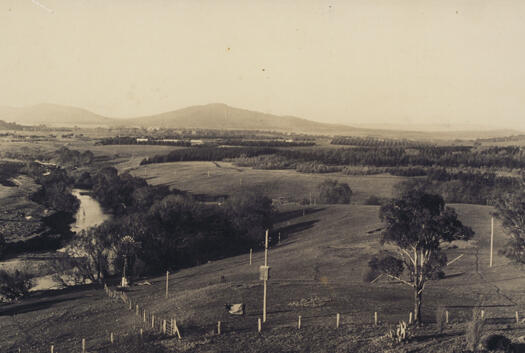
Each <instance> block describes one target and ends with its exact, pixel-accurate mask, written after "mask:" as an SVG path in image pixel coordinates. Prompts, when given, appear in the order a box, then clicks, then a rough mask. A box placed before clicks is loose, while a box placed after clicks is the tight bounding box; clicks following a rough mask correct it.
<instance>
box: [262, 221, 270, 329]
mask: <svg viewBox="0 0 525 353" xmlns="http://www.w3.org/2000/svg"><path fill="white" fill-rule="evenodd" d="M268 275H269V271H268V229H267V230H266V240H265V241H264V277H263V281H264V298H263V322H266V296H267V294H268Z"/></svg>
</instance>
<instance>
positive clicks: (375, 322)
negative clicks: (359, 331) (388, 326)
mask: <svg viewBox="0 0 525 353" xmlns="http://www.w3.org/2000/svg"><path fill="white" fill-rule="evenodd" d="M374 325H376V326H377V311H376V312H374Z"/></svg>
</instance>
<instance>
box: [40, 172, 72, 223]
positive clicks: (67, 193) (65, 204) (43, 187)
mask: <svg viewBox="0 0 525 353" xmlns="http://www.w3.org/2000/svg"><path fill="white" fill-rule="evenodd" d="M35 181H36V182H37V183H38V184H40V189H39V190H38V191H37V192H36V193H34V194H33V195H31V199H32V200H33V201H35V202H38V203H40V204H42V205H45V206H46V207H49V208H51V209H53V210H55V211H64V212H71V213H74V212H75V211H76V210H77V209H78V207H79V201H78V199H77V198H76V197H75V196H73V195H71V188H72V185H73V184H74V179H73V178H71V177H70V176H69V175H68V174H67V172H66V171H65V170H64V169H58V168H54V169H51V170H50V171H48V172H46V173H42V174H39V175H37V176H36V179H35Z"/></svg>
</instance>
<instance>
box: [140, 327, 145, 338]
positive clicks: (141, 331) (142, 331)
mask: <svg viewBox="0 0 525 353" xmlns="http://www.w3.org/2000/svg"><path fill="white" fill-rule="evenodd" d="M139 333H140V338H142V335H143V333H144V330H142V329H140V331H139Z"/></svg>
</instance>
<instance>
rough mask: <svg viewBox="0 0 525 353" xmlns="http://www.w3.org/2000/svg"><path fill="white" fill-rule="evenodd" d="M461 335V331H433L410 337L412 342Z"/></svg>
mask: <svg viewBox="0 0 525 353" xmlns="http://www.w3.org/2000/svg"><path fill="white" fill-rule="evenodd" d="M461 335H463V332H450V333H434V334H426V335H418V336H414V337H412V338H411V341H413V342H423V341H427V340H430V339H442V338H452V337H458V336H461Z"/></svg>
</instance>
